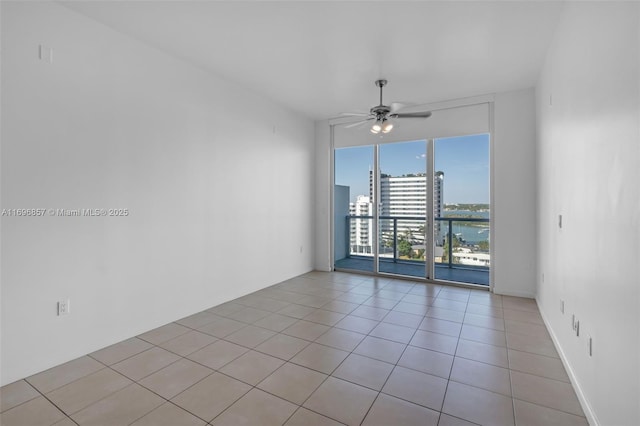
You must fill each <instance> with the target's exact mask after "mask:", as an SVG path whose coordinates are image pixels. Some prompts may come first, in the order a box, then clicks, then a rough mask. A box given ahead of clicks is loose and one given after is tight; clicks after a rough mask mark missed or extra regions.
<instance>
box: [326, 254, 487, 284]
mask: <svg viewBox="0 0 640 426" xmlns="http://www.w3.org/2000/svg"><path fill="white" fill-rule="evenodd" d="M335 267H336V268H339V269H349V270H356V271H367V272H373V258H369V257H357V256H353V257H347V258H344V259H340V260H337V261H336V262H335ZM380 272H384V273H387V274H396V275H405V276H411V277H421V278H424V276H425V271H424V263H419V262H411V263H409V262H397V263H394V262H393V261H392V260H387V259H384V258H381V259H380ZM435 275H436V276H435V279H437V280H443V281H453V282H460V283H467V284H480V285H487V286H488V285H489V269H488V268H487V269H479V268H478V269H476V268H470V267H464V266H454V267H452V268H449V267H448V266H444V265H438V264H436V269H435Z"/></svg>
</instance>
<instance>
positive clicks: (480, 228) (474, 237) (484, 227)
mask: <svg viewBox="0 0 640 426" xmlns="http://www.w3.org/2000/svg"><path fill="white" fill-rule="evenodd" d="M443 215H444V217H447V216H450V215H456V216H457V215H471V216H474V217H482V218H485V219H489V212H472V211H468V210H448V211H444V212H443ZM461 220H464V219H462V218H461ZM439 222H440V234H439V235H440V237H439V238H438V243H439V244H441V243H442V241H443V239H444V238H446V235H447V231H448V229H447V228H448V222H443V221H439ZM452 226H453V233H454V234H455V235H458V237H462V239H464V240H465V241H466V242H467V243H468V244H478V243H479V242H481V241H489V223H483V222H480V223H478V224H477V226H465V225H462V222H452Z"/></svg>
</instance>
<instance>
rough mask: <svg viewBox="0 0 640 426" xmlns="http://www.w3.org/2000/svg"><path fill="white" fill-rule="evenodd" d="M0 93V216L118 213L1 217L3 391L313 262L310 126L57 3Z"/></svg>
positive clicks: (9, 9)
mask: <svg viewBox="0 0 640 426" xmlns="http://www.w3.org/2000/svg"><path fill="white" fill-rule="evenodd" d="M40 44H44V45H46V46H49V47H52V48H53V49H54V55H53V58H54V61H53V63H46V62H44V61H39V60H38V46H39V45H40ZM2 90H3V93H2V134H1V136H2V208H7V209H9V208H54V209H55V208H65V209H82V208H128V209H129V211H130V215H129V216H128V217H98V218H95V217H50V216H45V217H36V218H19V217H3V218H2V276H1V278H2V364H1V372H2V376H1V383H2V384H6V383H9V382H12V381H14V380H16V379H20V378H22V377H25V376H28V375H30V374H33V373H36V372H38V371H41V370H43V369H46V368H48V367H51V366H53V365H57V364H59V363H62V362H64V361H68V360H70V359H73V358H74V357H77V356H80V355H83V354H86V353H88V352H91V351H94V350H96V349H99V348H101V347H104V346H106V345H109V344H111V343H114V342H117V341H120V340H123V339H125V338H128V337H131V336H133V335H136V334H138V333H140V332H144V331H146V330H149V329H151V328H154V327H157V326H160V325H162V324H165V323H167V322H170V321H172V320H175V319H178V318H181V317H183V316H186V315H189V314H192V313H194V312H197V311H200V310H202V309H206V308H208V307H211V306H214V305H216V304H218V303H221V302H224V301H226V300H229V299H231V298H235V297H238V296H240V295H243V294H246V293H248V292H251V291H254V290H257V289H259V288H262V287H264V286H266V285H269V284H273V283H276V282H279V281H281V280H284V279H287V278H290V277H292V276H295V275H297V274H300V273H304V272H306V271H308V270H310V269H312V266H313V259H314V247H313V245H312V243H311V242H312V241H313V238H314V235H313V232H314V221H315V219H314V210H313V203H314V160H313V157H314V127H313V123H312V122H311V121H310V120H308V119H305V118H303V117H301V116H299V115H297V114H295V113H292V112H290V111H287V110H285V109H283V108H281V107H279V106H277V105H275V104H273V103H271V102H269V101H267V100H265V99H263V98H261V97H259V96H257V95H255V94H252V93H251V92H249V91H246V90H243V89H242V88H240V87H237V86H234V85H232V84H229V83H228V82H225V81H222V80H221V79H219V78H217V77H215V76H212V75H210V74H208V73H206V72H204V71H202V70H200V69H197V68H195V67H192V66H190V65H188V64H186V63H184V62H181V61H180V60H177V59H174V58H172V57H169V56H167V55H165V54H164V53H162V52H159V51H157V50H154V49H152V48H150V47H147V46H145V45H143V44H140V43H138V42H137V41H135V40H133V39H131V38H128V37H126V36H124V35H122V34H119V33H116V32H114V31H112V30H111V29H109V28H107V27H105V26H102V25H100V24H98V23H96V22H94V21H91V20H89V19H87V18H84V17H83V16H81V15H78V14H76V13H75V12H72V11H70V10H68V9H66V8H65V7H63V6H60V5H57V4H55V3H35V2H22V3H19V2H16V3H12V2H2ZM61 298H70V299H71V314H70V315H69V316H66V317H57V316H56V314H55V306H56V301H57V300H59V299H61Z"/></svg>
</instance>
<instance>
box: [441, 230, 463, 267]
mask: <svg viewBox="0 0 640 426" xmlns="http://www.w3.org/2000/svg"><path fill="white" fill-rule="evenodd" d="M451 243H452V245H453V249H452V252H454V251H456V249H457V248H458V247H460V240H458V237H457V235H456V234H453V235H452V236H451ZM442 251H443V253H442V262H443V263H444V262H448V261H449V238H448V237H447V236H445V238H444V246H443V247H442ZM453 260H455V259H453Z"/></svg>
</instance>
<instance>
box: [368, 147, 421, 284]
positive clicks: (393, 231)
mask: <svg viewBox="0 0 640 426" xmlns="http://www.w3.org/2000/svg"><path fill="white" fill-rule="evenodd" d="M379 164H380V167H379V175H378V182H377V184H378V191H379V194H380V203H379V205H378V206H379V207H378V209H379V215H380V216H379V219H380V220H379V233H378V235H379V238H378V241H379V247H378V250H379V252H380V256H379V258H378V270H379V272H385V273H390V274H397V275H407V276H413V277H420V278H425V277H426V276H427V270H426V262H425V252H426V250H425V248H426V245H425V236H426V229H427V223H426V214H427V181H428V176H427V141H425V140H421V141H413V142H399V143H391V144H384V145H380V146H379Z"/></svg>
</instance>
